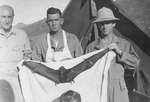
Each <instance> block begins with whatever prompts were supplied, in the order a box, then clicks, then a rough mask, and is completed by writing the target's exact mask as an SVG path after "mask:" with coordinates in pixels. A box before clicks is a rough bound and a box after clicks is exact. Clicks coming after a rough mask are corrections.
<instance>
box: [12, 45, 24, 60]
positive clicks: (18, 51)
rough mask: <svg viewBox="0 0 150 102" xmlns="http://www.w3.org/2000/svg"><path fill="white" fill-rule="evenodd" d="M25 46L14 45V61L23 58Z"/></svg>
mask: <svg viewBox="0 0 150 102" xmlns="http://www.w3.org/2000/svg"><path fill="white" fill-rule="evenodd" d="M23 54H24V47H23V46H21V45H20V46H13V47H12V58H13V60H14V61H20V60H22V59H23Z"/></svg>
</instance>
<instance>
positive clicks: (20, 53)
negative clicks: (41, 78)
mask: <svg viewBox="0 0 150 102" xmlns="http://www.w3.org/2000/svg"><path fill="white" fill-rule="evenodd" d="M13 18H14V10H13V8H12V7H10V6H8V5H3V6H1V7H0V80H7V81H8V82H9V83H10V84H11V86H12V88H13V91H14V97H15V100H14V101H15V102H23V97H22V93H21V88H20V84H19V80H18V70H17V64H18V62H19V61H21V60H22V59H27V58H28V57H29V56H30V54H31V49H30V44H29V40H28V37H27V34H26V33H25V32H24V31H22V30H20V29H17V28H13V27H12V22H13ZM4 87H5V86H4ZM6 88H7V86H6Z"/></svg>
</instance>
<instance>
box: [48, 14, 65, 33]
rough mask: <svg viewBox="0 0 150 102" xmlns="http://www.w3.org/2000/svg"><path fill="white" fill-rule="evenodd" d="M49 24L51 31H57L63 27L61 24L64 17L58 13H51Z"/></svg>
mask: <svg viewBox="0 0 150 102" xmlns="http://www.w3.org/2000/svg"><path fill="white" fill-rule="evenodd" d="M47 24H48V26H49V28H50V31H51V32H53V33H56V32H58V31H59V30H60V29H61V25H62V24H63V19H62V18H61V17H60V15H59V14H58V13H56V14H49V15H48V16H47Z"/></svg>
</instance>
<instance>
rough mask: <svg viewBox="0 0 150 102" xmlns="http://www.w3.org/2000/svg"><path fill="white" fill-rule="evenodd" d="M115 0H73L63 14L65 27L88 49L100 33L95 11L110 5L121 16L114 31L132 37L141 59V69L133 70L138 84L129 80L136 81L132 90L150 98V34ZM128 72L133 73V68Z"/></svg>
mask: <svg viewBox="0 0 150 102" xmlns="http://www.w3.org/2000/svg"><path fill="white" fill-rule="evenodd" d="M114 1H116V0H114ZM114 1H112V0H71V1H70V3H69V5H68V6H67V7H66V9H65V11H64V14H63V17H64V19H65V22H64V24H63V29H65V30H66V31H68V32H71V33H74V34H75V35H77V37H78V38H79V40H80V43H81V45H82V47H83V49H85V47H86V46H87V45H88V44H89V43H90V42H91V41H93V40H94V39H96V38H97V35H95V33H94V32H97V29H96V26H95V25H93V24H92V21H93V20H94V19H95V17H96V10H98V9H100V8H101V7H102V6H106V7H109V8H111V9H112V10H113V12H114V14H115V16H116V17H117V18H120V21H118V22H117V25H116V29H115V32H116V33H115V34H116V35H117V36H121V37H124V38H125V39H127V40H129V41H130V42H131V43H132V44H133V46H134V48H135V51H136V52H137V54H138V55H139V57H140V59H141V61H140V65H139V68H137V70H136V71H135V73H134V81H135V83H130V82H133V80H132V81H130V82H129V84H132V85H134V86H133V88H132V89H135V90H137V91H138V92H141V93H142V94H144V95H147V96H149V97H150V74H149V73H150V37H149V35H148V34H147V32H144V31H143V29H141V28H140V27H139V26H138V25H137V24H136V23H135V21H134V20H133V19H132V18H131V17H130V16H129V15H128V14H127V13H126V12H125V10H124V9H123V8H122V7H120V5H119V4H118V3H116V2H114ZM127 72H129V73H130V72H131V74H133V73H132V72H133V71H127ZM129 80H130V79H129Z"/></svg>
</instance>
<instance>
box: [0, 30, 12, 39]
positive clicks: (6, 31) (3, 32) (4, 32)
mask: <svg viewBox="0 0 150 102" xmlns="http://www.w3.org/2000/svg"><path fill="white" fill-rule="evenodd" d="M0 30H1V33H2V34H4V35H5V36H6V37H7V36H9V35H10V33H11V28H10V29H0Z"/></svg>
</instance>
